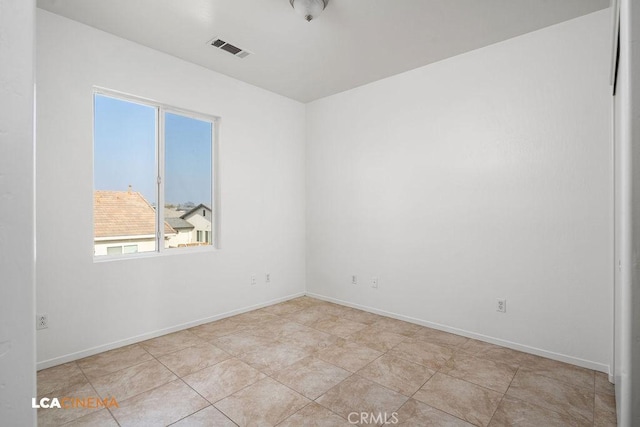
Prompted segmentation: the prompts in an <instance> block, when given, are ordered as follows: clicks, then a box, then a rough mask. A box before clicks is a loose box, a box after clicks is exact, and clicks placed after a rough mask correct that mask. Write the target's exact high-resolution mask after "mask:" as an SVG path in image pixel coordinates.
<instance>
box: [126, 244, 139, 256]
mask: <svg viewBox="0 0 640 427" xmlns="http://www.w3.org/2000/svg"><path fill="white" fill-rule="evenodd" d="M137 252H138V245H126V246H125V247H124V251H123V253H125V254H135V253H137Z"/></svg>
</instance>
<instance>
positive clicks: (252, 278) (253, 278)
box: [251, 274, 258, 285]
mask: <svg viewBox="0 0 640 427" xmlns="http://www.w3.org/2000/svg"><path fill="white" fill-rule="evenodd" d="M256 283H258V281H257V280H256V275H255V274H252V275H251V285H255V284H256Z"/></svg>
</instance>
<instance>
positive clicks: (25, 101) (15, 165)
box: [0, 0, 36, 426]
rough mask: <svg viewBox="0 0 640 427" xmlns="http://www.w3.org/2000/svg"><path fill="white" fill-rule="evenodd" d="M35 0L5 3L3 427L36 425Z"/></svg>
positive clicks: (0, 256) (0, 164)
mask: <svg viewBox="0 0 640 427" xmlns="http://www.w3.org/2000/svg"><path fill="white" fill-rule="evenodd" d="M34 25H35V2H34V0H0V424H3V425H13V426H33V425H35V424H36V420H35V415H36V413H35V411H34V410H33V409H31V398H32V397H35V395H36V376H35V312H34V300H35V296H34V273H35V269H34V257H35V252H34V250H35V248H34V215H33V210H34V188H33V186H34V179H33V172H34V143H33V81H34V36H35V34H34Z"/></svg>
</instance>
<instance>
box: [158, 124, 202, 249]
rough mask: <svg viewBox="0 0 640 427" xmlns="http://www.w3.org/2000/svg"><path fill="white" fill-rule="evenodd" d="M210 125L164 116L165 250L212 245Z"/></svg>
mask: <svg viewBox="0 0 640 427" xmlns="http://www.w3.org/2000/svg"><path fill="white" fill-rule="evenodd" d="M212 137H213V124H212V123H211V122H208V121H204V120H197V119H193V118H190V117H185V116H181V115H178V114H173V113H165V178H164V194H165V206H164V207H165V210H164V212H165V219H166V222H167V224H168V225H169V226H170V229H169V230H167V228H165V237H166V238H165V247H166V248H177V247H187V246H202V245H211V244H213V242H212V240H213V239H211V238H205V236H207V234H206V233H209V234H210V233H211V231H212V229H213V228H212V224H213V215H212V211H211V208H212V195H211V176H212V166H211V154H212V151H211V149H212V141H213V138H212Z"/></svg>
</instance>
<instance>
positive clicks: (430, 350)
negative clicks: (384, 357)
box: [389, 340, 453, 370]
mask: <svg viewBox="0 0 640 427" xmlns="http://www.w3.org/2000/svg"><path fill="white" fill-rule="evenodd" d="M389 354H390V355H392V356H396V357H400V358H402V359H406V360H409V361H410V362H414V363H418V364H420V365H423V366H426V367H427V368H430V369H433V370H438V369H440V368H441V367H442V366H444V364H445V363H446V362H447V360H449V359H450V358H451V356H453V350H451V349H450V348H448V347H443V346H440V345H437V344H431V343H428V342H426V341H421V340H411V341H404V342H401V343H400V344H398V345H397V346H395V347H394V348H393V350H391V351H389Z"/></svg>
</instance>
